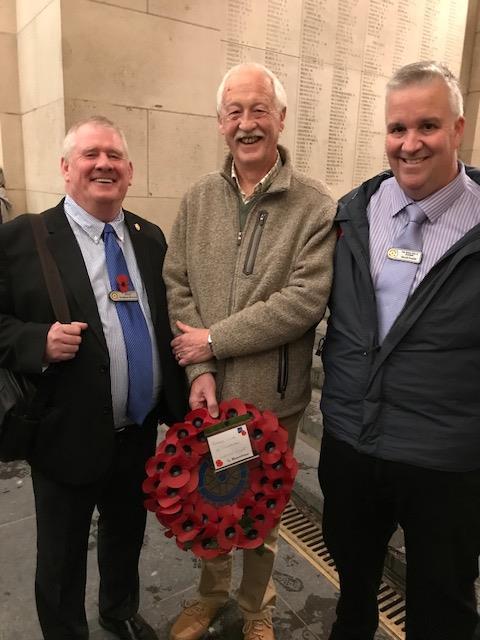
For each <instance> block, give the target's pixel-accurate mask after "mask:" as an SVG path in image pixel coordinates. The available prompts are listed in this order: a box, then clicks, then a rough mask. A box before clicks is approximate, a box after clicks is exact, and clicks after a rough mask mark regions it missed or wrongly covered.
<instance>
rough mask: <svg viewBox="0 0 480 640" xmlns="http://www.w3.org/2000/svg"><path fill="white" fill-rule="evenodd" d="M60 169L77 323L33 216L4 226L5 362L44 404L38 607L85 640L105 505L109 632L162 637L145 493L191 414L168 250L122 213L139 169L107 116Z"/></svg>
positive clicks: (54, 633) (0, 299)
mask: <svg viewBox="0 0 480 640" xmlns="http://www.w3.org/2000/svg"><path fill="white" fill-rule="evenodd" d="M62 173H63V176H64V179H65V188H66V193H67V196H66V198H65V199H64V200H62V201H61V202H60V203H59V204H58V205H57V206H56V207H54V208H53V209H50V210H48V211H45V212H44V213H42V214H41V215H42V216H43V218H44V221H45V225H46V227H47V230H48V237H47V246H48V248H49V250H50V251H51V253H52V255H53V258H54V260H55V262H56V263H57V266H58V269H59V271H60V275H61V279H62V283H63V287H64V289H65V294H66V297H67V301H68V305H69V309H70V315H71V318H72V322H71V323H70V324H61V323H60V322H56V321H55V320H56V319H55V317H54V315H53V311H52V307H51V304H50V300H49V297H48V293H47V290H46V287H45V282H44V279H43V274H42V270H41V266H40V262H39V258H38V255H37V253H36V250H35V244H34V240H33V235H32V230H31V227H30V224H29V220H28V217H26V216H20V217H19V218H17V219H15V220H14V221H12V222H9V223H7V224H4V225H2V227H1V228H0V366H2V367H8V368H10V369H13V370H14V371H18V372H21V373H24V374H28V375H29V376H30V377H31V379H32V381H33V382H35V383H36V384H37V385H38V398H37V399H36V404H39V405H40V406H41V423H40V425H39V427H38V431H37V435H36V439H35V442H34V444H33V448H32V451H31V455H30V457H29V462H30V464H31V468H32V481H33V489H34V493H35V505H36V515H37V547H38V554H37V572H36V580H35V593H36V602H37V610H38V615H39V619H40V624H41V627H42V631H43V634H44V638H45V639H46V640H66V638H68V639H69V640H74V639H75V640H86V638H88V625H87V621H86V617H85V607H84V597H85V580H86V559H87V548H88V538H89V529H90V523H91V517H92V512H93V509H94V507H97V509H98V512H99V520H98V563H99V570H100V594H99V610H100V624H101V625H102V626H103V627H105V628H106V629H108V630H110V631H111V632H113V633H114V634H115V635H116V636H117V637H119V638H124V639H127V640H128V639H130V640H153V639H154V638H156V637H157V636H156V634H155V632H154V630H153V629H152V628H151V627H150V625H148V624H147V623H146V622H145V620H143V618H142V617H141V616H140V615H139V614H138V613H137V610H138V605H139V580H138V558H139V554H140V549H141V546H142V542H143V535H144V529H145V509H144V507H143V496H142V489H141V485H142V481H143V479H144V476H145V473H144V465H145V461H146V459H147V458H148V457H149V456H150V455H152V453H153V452H154V448H155V440H156V435H157V423H158V420H159V418H160V419H162V420H165V421H171V420H179V419H182V417H183V414H184V411H185V405H184V401H185V395H184V389H183V386H184V383H183V374H182V372H181V370H180V368H179V367H178V366H177V364H176V362H175V360H174V358H173V355H172V354H171V350H170V345H169V343H170V340H171V339H172V336H171V334H170V329H169V321H168V315H167V305H166V300H165V288H164V284H163V281H162V278H161V273H162V266H163V258H164V255H165V251H166V243H165V238H164V236H163V233H162V232H161V230H160V229H159V228H158V227H157V226H156V225H154V224H151V223H149V222H147V221H146V220H144V219H143V218H140V217H138V216H136V215H134V214H133V213H129V212H127V211H124V210H123V209H122V202H123V199H124V197H125V194H126V192H127V189H128V186H129V184H130V181H131V178H132V164H131V162H130V161H129V158H128V149H127V144H126V141H125V137H124V135H123V133H122V131H121V130H120V129H119V128H118V127H116V126H115V125H114V124H113V123H112V122H110V121H109V120H107V119H106V118H103V117H93V118H90V119H88V120H85V121H82V122H80V123H77V124H76V125H74V126H73V127H72V128H71V129H70V131H69V132H68V134H67V136H66V138H65V143H64V152H63V158H62ZM107 234H109V238H108V239H107ZM109 242H110V244H109V245H108V243H109ZM107 245H108V246H109V251H110V252H112V253H111V254H109V253H108V251H106V250H107ZM112 255H113V256H114V257H113V261H112ZM118 265H120V267H119V272H118V270H117V271H116V272H115V273H114V271H115V268H116V266H118ZM117 289H119V291H117ZM127 290H128V293H127ZM114 291H115V294H114V295H112V292H114ZM118 305H124V306H123V308H122V309H123V310H122V309H120V308H119V306H118ZM125 305H128V308H127V307H126V306H125ZM124 311H125V313H126V315H127V316H128V318H127V320H125V314H124V316H123V317H122V313H123V312H124ZM128 323H130V324H128ZM129 328H130V330H129ZM139 336H140V338H139ZM132 346H133V351H132ZM134 352H135V353H134ZM139 353H141V360H138V358H137V356H138V354H139Z"/></svg>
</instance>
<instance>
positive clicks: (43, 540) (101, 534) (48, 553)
mask: <svg viewBox="0 0 480 640" xmlns="http://www.w3.org/2000/svg"><path fill="white" fill-rule="evenodd" d="M155 438H156V428H153V427H148V428H147V427H145V426H144V427H131V428H129V429H127V430H126V431H125V432H123V433H120V434H118V435H116V436H115V454H114V457H113V461H112V466H111V469H110V471H109V473H108V474H107V476H106V477H105V478H103V479H102V480H101V481H99V482H95V483H93V484H89V485H82V486H72V485H66V484H61V483H59V482H55V481H53V480H50V479H49V478H47V477H45V476H44V475H43V474H42V473H41V472H40V471H38V470H37V469H32V481H33V490H34V494H35V507H36V516H37V571H36V578H35V596H36V602H37V611H38V617H39V620H40V625H41V627H42V631H43V635H44V638H45V640H85V639H86V638H88V625H87V620H86V615H85V583H86V565H87V551H88V546H89V541H90V544H95V542H96V546H97V556H98V568H99V573H100V593H99V610H100V614H101V615H102V616H104V617H106V618H114V619H119V620H122V619H126V618H128V617H130V616H132V615H134V614H135V613H136V612H137V610H138V600H139V579H138V559H139V555H140V550H141V547H142V543H143V535H144V531H145V521H146V511H145V509H144V507H143V500H144V495H143V493H142V482H143V479H144V478H145V461H146V460H147V458H148V457H149V456H150V455H152V454H153V451H154V448H155ZM95 506H96V507H97V509H98V512H99V519H98V531H97V534H96V541H95V532H92V535H91V536H90V524H91V519H92V513H93V510H94V508H95Z"/></svg>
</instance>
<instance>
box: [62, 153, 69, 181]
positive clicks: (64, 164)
mask: <svg viewBox="0 0 480 640" xmlns="http://www.w3.org/2000/svg"><path fill="white" fill-rule="evenodd" d="M69 169H70V165H69V164H68V160H66V159H65V158H62V159H61V160H60V171H61V172H62V176H63V178H64V180H65V182H69V181H70V171H69Z"/></svg>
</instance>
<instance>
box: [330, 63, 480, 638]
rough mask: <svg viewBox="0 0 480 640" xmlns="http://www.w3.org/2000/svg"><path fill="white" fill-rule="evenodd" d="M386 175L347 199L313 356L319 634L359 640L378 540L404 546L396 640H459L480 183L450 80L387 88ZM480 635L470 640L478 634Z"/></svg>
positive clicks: (469, 482)
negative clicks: (331, 563) (326, 596)
mask: <svg viewBox="0 0 480 640" xmlns="http://www.w3.org/2000/svg"><path fill="white" fill-rule="evenodd" d="M386 127H387V133H386V151H387V156H388V159H389V162H390V166H391V169H392V172H393V173H392V172H384V173H382V174H380V175H379V176H376V177H375V178H373V179H371V180H368V181H367V182H365V183H364V184H362V185H361V186H360V187H358V188H357V189H354V190H353V191H352V192H351V193H349V194H348V195H347V196H345V197H344V198H343V199H342V200H341V202H340V205H339V208H338V212H337V218H336V222H337V225H338V244H337V249H336V255H335V272H334V273H335V275H334V284H333V289H332V295H331V300H330V310H331V316H330V320H329V327H328V332H327V338H326V342H325V347H324V350H323V362H324V367H325V385H324V389H323V394H322V403H321V409H322V411H323V416H324V427H325V433H324V438H323V443H322V452H321V458H320V466H319V478H320V483H321V487H322V490H323V493H324V496H325V505H324V534H325V539H326V542H327V545H328V547H329V550H330V552H331V554H332V556H333V558H334V560H335V563H336V566H337V569H338V572H339V575H340V584H341V596H340V600H339V603H338V607H337V620H336V622H335V623H334V625H333V628H332V632H331V635H330V638H331V640H334V639H335V640H371V639H372V638H373V637H374V635H375V630H376V628H377V624H378V610H377V602H376V596H377V592H378V587H379V583H380V580H381V576H382V569H383V563H384V558H385V554H386V550H387V544H388V541H389V539H390V537H391V535H392V533H393V532H394V530H395V529H396V527H397V525H398V524H400V525H401V526H402V528H403V530H404V533H405V545H406V550H407V564H408V571H407V584H406V588H407V615H406V634H407V638H408V640H471V639H472V638H473V637H476V636H475V635H474V634H475V629H476V627H477V623H478V615H477V608H476V599H475V590H474V581H475V579H476V578H477V577H478V556H479V552H480V429H479V425H478V420H479V416H480V393H479V387H478V381H479V380H480V317H479V313H478V309H479V308H480V286H479V266H480V186H479V183H480V173H479V172H478V171H477V170H474V169H469V168H467V169H466V168H465V167H464V166H463V165H462V164H461V163H459V162H458V158H457V150H458V147H459V145H460V141H461V137H462V133H463V128H464V118H463V105H462V96H461V93H460V90H459V87H458V83H457V81H456V79H455V78H454V77H453V75H452V74H451V73H450V71H449V70H448V69H447V68H446V67H444V66H443V65H438V64H436V63H433V62H426V63H414V64H411V65H407V66H406V67H403V68H402V69H400V70H398V71H397V72H396V74H395V75H394V76H393V78H392V79H391V80H390V82H389V83H388V85H387V97H386ZM477 633H478V631H477Z"/></svg>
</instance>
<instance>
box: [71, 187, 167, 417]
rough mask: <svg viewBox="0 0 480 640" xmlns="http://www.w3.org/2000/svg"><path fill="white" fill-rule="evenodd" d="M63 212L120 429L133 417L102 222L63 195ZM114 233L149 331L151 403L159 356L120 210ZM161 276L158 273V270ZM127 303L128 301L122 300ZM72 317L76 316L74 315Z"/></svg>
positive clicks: (158, 379)
mask: <svg viewBox="0 0 480 640" xmlns="http://www.w3.org/2000/svg"><path fill="white" fill-rule="evenodd" d="M65 213H66V216H67V220H68V222H69V224H70V226H71V228H72V231H73V233H74V234H75V238H76V239H77V242H78V244H79V246H80V251H81V252H82V256H83V260H84V262H85V267H86V269H87V272H88V276H89V278H90V283H91V285H92V289H93V293H94V295H95V300H96V302H97V307H98V313H99V315H100V320H101V321H102V327H103V333H104V335H105V340H106V343H107V348H108V354H109V357H110V380H111V390H112V406H113V418H114V423H115V428H117V429H120V428H122V427H124V426H125V425H127V424H131V422H132V420H131V419H130V418H128V417H127V413H126V412H127V398H128V362H127V353H126V349H125V343H124V340H123V332H122V327H121V325H120V320H119V319H118V314H117V311H116V309H115V304H116V303H115V302H112V301H111V300H110V298H109V297H108V294H109V293H110V291H111V286H110V281H109V278H108V272H107V265H106V261H105V249H104V245H103V239H102V233H103V228H104V226H105V223H104V222H102V221H101V220H98V219H97V218H95V217H93V216H91V215H90V214H89V213H87V212H86V211H85V210H84V209H82V207H80V206H79V205H78V204H77V203H76V202H75V201H74V200H73V199H72V198H71V197H70V196H66V198H65ZM110 224H111V225H112V227H113V228H114V229H115V233H116V234H117V238H118V243H119V245H120V246H121V248H122V251H123V254H124V256H125V260H126V263H127V267H128V272H129V274H130V278H131V280H132V284H133V287H134V289H135V291H136V292H137V294H138V301H139V303H140V306H141V308H142V311H143V314H144V316H145V319H146V321H147V326H148V331H149V333H150V338H151V340H152V350H153V396H152V407H153V406H154V405H155V404H156V402H157V400H158V395H159V392H160V388H161V369H160V361H159V358H158V348H157V340H156V337H155V331H154V328H153V323H152V316H151V313H150V307H149V304H148V299H147V292H146V290H145V286H144V284H143V281H142V277H141V275H140V271H139V269H138V265H137V260H136V258H135V252H134V250H133V246H132V241H131V239H130V235H129V233H128V230H127V228H126V225H125V220H124V214H123V210H122V209H120V211H119V213H118V216H117V217H116V218H115V220H113V221H112V222H111V223H110ZM159 277H160V274H159ZM125 304H128V303H125ZM73 320H75V318H73Z"/></svg>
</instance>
